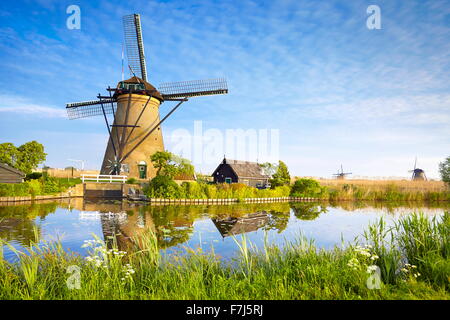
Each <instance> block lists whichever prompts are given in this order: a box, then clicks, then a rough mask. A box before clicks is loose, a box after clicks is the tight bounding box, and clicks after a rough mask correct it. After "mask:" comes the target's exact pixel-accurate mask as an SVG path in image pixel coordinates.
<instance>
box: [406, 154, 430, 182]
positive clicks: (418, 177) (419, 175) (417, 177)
mask: <svg viewBox="0 0 450 320" xmlns="http://www.w3.org/2000/svg"><path fill="white" fill-rule="evenodd" d="M416 165H417V157H416V159H415V160H414V169H412V170H409V171H408V172H412V177H411V180H413V181H426V180H427V177H426V175H425V171H423V170H422V169H419V168H416Z"/></svg>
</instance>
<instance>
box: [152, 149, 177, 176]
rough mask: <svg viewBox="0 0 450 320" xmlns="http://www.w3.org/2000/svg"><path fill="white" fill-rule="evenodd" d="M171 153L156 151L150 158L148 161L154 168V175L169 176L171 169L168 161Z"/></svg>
mask: <svg viewBox="0 0 450 320" xmlns="http://www.w3.org/2000/svg"><path fill="white" fill-rule="evenodd" d="M172 156H173V155H172V153H170V152H168V151H157V152H155V153H154V154H152V155H151V156H150V160H151V161H152V164H153V167H155V168H156V175H157V176H160V175H170V173H171V171H172V170H171V168H169V166H170V163H169V162H170V160H171V159H172Z"/></svg>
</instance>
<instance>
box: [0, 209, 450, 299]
mask: <svg viewBox="0 0 450 320" xmlns="http://www.w3.org/2000/svg"><path fill="white" fill-rule="evenodd" d="M449 232H450V216H449V214H448V213H447V214H445V215H444V216H443V217H440V218H434V219H429V218H427V217H425V216H423V215H416V214H414V215H410V216H406V217H404V218H402V219H401V220H400V221H399V222H398V223H397V224H396V225H395V226H394V227H393V229H390V228H387V227H386V225H385V223H384V222H383V220H380V221H379V222H378V223H376V224H374V225H372V226H371V227H370V228H369V229H368V230H367V231H366V233H365V239H362V241H364V242H365V243H367V246H364V247H363V246H359V245H358V243H355V244H354V245H353V246H350V247H347V248H345V249H343V248H337V247H336V248H335V249H334V250H329V251H326V250H318V249H317V248H316V247H315V246H314V244H313V243H312V242H308V241H306V240H304V239H302V238H300V239H299V240H298V241H296V242H290V243H287V244H286V245H285V247H284V248H283V249H279V248H277V247H274V246H271V245H269V244H266V246H265V248H264V250H261V251H257V250H256V249H254V248H252V246H251V244H249V243H248V242H247V241H246V240H245V238H244V239H243V240H241V241H237V242H236V245H237V246H239V248H240V255H239V256H238V257H236V260H235V261H231V262H227V261H222V260H220V259H219V258H218V257H216V256H215V255H214V253H211V254H203V253H202V252H201V251H194V250H189V251H190V253H189V254H187V255H185V256H176V257H172V258H170V259H169V258H164V257H163V256H161V254H160V253H159V248H158V245H157V239H156V237H155V236H154V235H153V234H152V233H144V236H143V237H141V238H139V239H135V245H136V248H134V250H129V253H128V254H127V253H125V252H122V251H120V250H119V249H118V248H116V247H115V246H114V243H112V244H110V245H109V246H107V245H105V244H104V243H103V241H101V240H98V239H97V240H94V241H90V242H87V243H86V246H87V247H88V248H90V250H91V255H90V256H88V257H87V258H85V259H83V258H81V257H78V256H75V255H69V254H67V253H65V252H64V251H63V249H62V248H61V245H60V244H58V243H49V244H47V245H44V246H41V248H38V247H37V246H31V247H30V249H29V252H28V253H27V254H26V255H25V254H21V253H17V254H18V255H19V257H20V260H19V262H17V263H15V264H10V263H7V262H6V261H5V260H4V259H0V299H449V298H450V295H449V291H448V290H449V276H450V262H449V261H450V260H449V252H450V241H449V238H448V234H449ZM70 266H76V267H71V268H72V269H70V268H69V267H70ZM375 266H376V267H375ZM68 268H69V269H68ZM74 268H75V269H76V268H79V271H80V273H79V274H80V282H79V284H80V288H79V289H69V288H68V286H67V283H66V282H67V281H69V284H70V285H71V286H72V287H74V286H75V287H76V285H77V282H76V281H71V279H72V280H73V279H74V278H73V277H72V276H71V273H72V272H74ZM378 268H379V276H380V280H381V282H377V277H378V276H377V275H378V271H377V270H378ZM67 270H69V273H67ZM72 275H74V273H72ZM68 279H69V280H68ZM368 280H369V286H368V285H367V283H368ZM372 280H374V281H372ZM378 284H379V285H378ZM369 287H370V288H372V289H369Z"/></svg>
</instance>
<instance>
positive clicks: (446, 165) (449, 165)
mask: <svg viewBox="0 0 450 320" xmlns="http://www.w3.org/2000/svg"><path fill="white" fill-rule="evenodd" d="M439 173H440V174H441V178H442V181H444V182H445V183H446V184H447V185H448V186H450V157H447V159H445V161H443V162H441V163H439Z"/></svg>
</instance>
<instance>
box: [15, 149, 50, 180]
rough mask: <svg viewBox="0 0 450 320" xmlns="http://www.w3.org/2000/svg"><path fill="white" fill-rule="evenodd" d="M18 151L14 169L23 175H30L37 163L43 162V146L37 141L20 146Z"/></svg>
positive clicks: (44, 154)
mask: <svg viewBox="0 0 450 320" xmlns="http://www.w3.org/2000/svg"><path fill="white" fill-rule="evenodd" d="M17 150H18V152H19V153H18V157H17V163H16V168H17V169H19V170H21V171H23V172H24V173H27V174H28V173H31V172H32V171H33V169H36V168H37V166H38V165H39V163H41V162H43V161H45V159H46V157H47V154H46V153H45V152H44V146H43V145H42V144H40V143H39V142H37V141H30V142H27V143H25V144H23V145H21V146H20V147H19V148H17Z"/></svg>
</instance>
